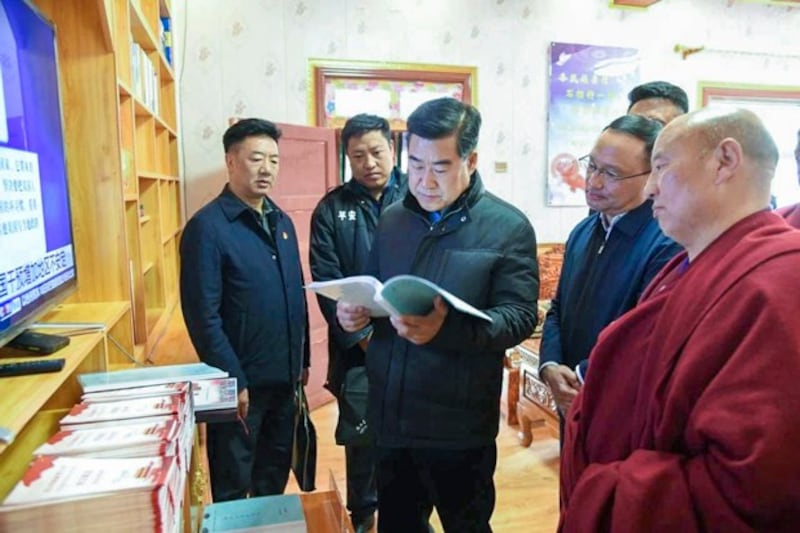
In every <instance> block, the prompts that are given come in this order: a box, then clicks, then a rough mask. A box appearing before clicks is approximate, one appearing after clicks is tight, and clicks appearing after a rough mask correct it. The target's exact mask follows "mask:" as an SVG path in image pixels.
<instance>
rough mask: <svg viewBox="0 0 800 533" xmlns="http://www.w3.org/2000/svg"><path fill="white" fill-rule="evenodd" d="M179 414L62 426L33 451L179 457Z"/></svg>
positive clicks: (38, 453) (41, 452) (72, 454)
mask: <svg viewBox="0 0 800 533" xmlns="http://www.w3.org/2000/svg"><path fill="white" fill-rule="evenodd" d="M180 431H181V426H180V420H179V419H178V417H177V416H173V417H169V418H165V419H163V420H157V421H154V422H146V423H133V424H122V425H120V424H115V425H114V426H111V427H105V428H94V429H62V430H61V431H59V432H57V433H56V434H55V435H53V436H52V437H50V438H49V439H47V442H45V443H44V444H42V445H41V446H39V447H38V448H36V450H34V452H33V454H34V455H36V456H38V455H59V456H70V457H78V456H89V457H95V458H126V457H155V456H159V455H160V456H166V457H175V456H178V455H179V454H180V453H181V444H182V443H181V438H180V437H181V435H180Z"/></svg>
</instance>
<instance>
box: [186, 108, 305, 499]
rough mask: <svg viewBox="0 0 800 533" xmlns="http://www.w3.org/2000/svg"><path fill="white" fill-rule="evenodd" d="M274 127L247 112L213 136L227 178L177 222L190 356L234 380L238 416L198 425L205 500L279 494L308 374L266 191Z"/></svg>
mask: <svg viewBox="0 0 800 533" xmlns="http://www.w3.org/2000/svg"><path fill="white" fill-rule="evenodd" d="M280 135H281V132H280V130H279V129H278V128H277V127H276V126H275V124H273V123H272V122H269V121H267V120H262V119H256V118H249V119H245V120H241V121H239V122H237V123H235V124H234V125H233V126H231V127H230V128H228V130H227V131H226V132H225V135H224V136H223V139H222V141H223V146H224V148H225V163H226V166H227V171H228V183H227V184H226V185H225V188H224V189H223V190H222V193H221V194H220V195H219V196H218V197H217V198H215V199H214V200H212V201H211V202H209V203H208V204H207V205H206V206H204V207H203V208H202V209H200V210H199V211H198V212H197V213H195V215H194V216H193V217H192V218H191V219H190V220H189V222H187V223H186V228H185V229H184V230H183V236H182V238H181V306H182V308H183V317H184V319H185V321H186V328H187V329H188V330H189V336H190V337H191V339H192V343H193V344H194V347H195V349H196V350H197V354H198V356H199V357H200V360H201V361H203V362H204V363H207V364H209V365H211V366H215V367H217V368H221V369H222V370H225V371H227V372H228V373H229V374H230V375H231V376H233V377H235V378H236V380H237V384H238V388H239V402H238V403H239V406H238V409H239V418H240V420H239V421H234V422H217V423H214V424H209V425H208V439H207V443H208V462H209V467H210V469H211V491H212V493H213V496H214V501H215V502H220V501H227V500H235V499H241V498H246V497H247V496H248V495H249V496H267V495H271V494H281V493H282V492H283V491H284V489H285V488H286V482H287V481H288V479H289V468H290V464H291V452H292V439H293V437H294V434H293V427H294V393H295V387H296V386H297V383H298V381H302V382H303V384H306V383H307V382H308V366H309V342H308V315H307V312H306V300H305V293H304V291H303V274H302V270H301V266H300V253H299V251H298V246H297V235H296V233H295V230H294V225H293V224H292V221H291V220H290V219H289V217H288V216H286V214H285V213H284V212H283V211H281V210H280V208H278V206H277V205H275V203H274V202H272V201H271V200H270V199H269V198H268V194H269V192H270V191H272V190H273V187H274V186H275V183H276V181H277V179H278V166H279V153H278V139H279V138H280Z"/></svg>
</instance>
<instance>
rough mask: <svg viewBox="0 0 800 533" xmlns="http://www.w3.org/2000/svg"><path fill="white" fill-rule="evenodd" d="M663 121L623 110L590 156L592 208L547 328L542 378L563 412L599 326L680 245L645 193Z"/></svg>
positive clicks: (578, 232) (632, 299) (568, 259)
mask: <svg viewBox="0 0 800 533" xmlns="http://www.w3.org/2000/svg"><path fill="white" fill-rule="evenodd" d="M660 131H661V124H660V123H659V122H657V121H654V120H650V119H648V118H645V117H642V116H638V115H623V116H621V117H619V118H617V119H616V120H614V121H613V122H611V124H609V125H608V126H606V128H605V129H604V130H603V132H602V133H601V134H600V137H598V139H597V141H596V142H595V145H594V147H593V148H592V151H591V152H590V153H589V155H587V156H585V157H584V158H582V159H581V162H582V164H583V166H584V168H585V172H586V202H587V203H588V204H589V207H591V208H592V210H593V213H592V214H591V215H589V216H588V217H586V218H585V219H583V221H581V222H580V223H578V225H577V226H576V227H575V229H573V230H572V233H570V236H569V238H568V239H567V245H566V249H565V252H564V263H563V266H562V269H561V276H560V277H559V280H558V288H557V291H556V295H555V298H553V300H552V301H551V305H550V309H549V311H548V313H547V317H546V319H545V322H544V327H543V330H542V343H541V350H540V354H539V356H540V366H539V375H540V376H541V378H542V380H543V381H544V382H545V383H546V384H547V385H548V386H549V387H550V390H551V392H552V394H553V398H554V399H555V402H556V405H557V406H558V410H559V413H560V414H561V415H562V418H561V420H562V422H563V415H564V414H565V413H566V412H567V411H568V410H569V407H570V405H571V404H572V401H573V400H574V399H575V397H576V396H577V395H578V392H579V391H580V388H581V385H582V383H583V381H584V380H585V379H586V374H587V372H588V371H589V367H590V366H591V364H590V361H589V352H591V350H592V347H593V346H594V344H595V342H596V341H597V337H598V335H599V334H600V331H602V329H603V328H604V327H605V326H607V325H608V324H609V323H610V322H612V321H613V320H615V319H616V318H618V317H620V316H621V315H622V314H623V313H625V312H626V311H628V310H629V309H631V308H632V307H633V306H634V305H636V301H637V300H638V299H639V296H640V295H641V294H642V292H643V291H644V289H645V288H646V287H647V284H648V283H650V280H651V279H653V277H654V276H655V275H656V274H657V273H658V271H659V270H661V268H662V267H663V266H664V265H665V264H666V263H667V261H669V259H670V258H671V257H672V256H673V255H675V254H676V253H678V251H679V250H680V247H679V246H678V245H676V244H675V243H674V242H673V241H672V240H671V239H669V238H668V237H666V236H664V234H663V233H662V232H661V230H660V229H659V228H658V223H657V222H656V221H655V220H654V219H653V212H652V202H651V201H650V200H648V199H647V198H646V196H645V193H644V186H645V183H646V182H647V176H648V175H649V174H650V153H651V150H652V148H653V143H654V142H655V140H656V137H657V136H658V133H659V132H660Z"/></svg>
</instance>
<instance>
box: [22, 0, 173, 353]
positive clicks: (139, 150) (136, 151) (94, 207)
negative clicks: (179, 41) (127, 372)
mask: <svg viewBox="0 0 800 533" xmlns="http://www.w3.org/2000/svg"><path fill="white" fill-rule="evenodd" d="M34 3H35V4H36V5H37V7H38V8H39V9H40V10H41V11H42V13H43V14H44V15H45V16H46V17H48V18H49V19H50V20H52V21H53V22H54V23H55V25H56V38H57V43H58V50H59V74H60V79H61V94H62V100H63V101H62V107H63V110H64V121H65V144H66V151H67V166H68V175H69V185H70V198H71V206H72V218H73V225H74V229H75V241H76V242H75V249H76V255H77V271H78V291H77V293H76V294H75V296H73V297H72V298H71V300H70V301H69V302H70V303H85V302H90V303H91V302H99V301H120V300H127V301H130V304H131V320H132V328H133V341H134V344H135V346H132V347H131V350H132V352H133V353H134V354H135V357H136V359H137V360H138V361H140V362H141V361H143V360H145V359H146V358H147V356H148V355H149V353H150V351H151V350H152V348H153V346H154V344H155V342H156V340H157V339H158V338H159V337H160V335H161V333H162V332H163V330H164V328H165V327H166V324H167V320H168V318H169V314H170V312H171V311H172V309H173V308H174V306H175V304H176V303H177V296H178V240H179V238H180V230H181V227H182V225H183V221H182V210H181V196H182V194H181V193H182V189H181V183H182V180H181V169H180V164H179V161H180V158H179V137H178V130H177V105H176V94H177V88H176V81H175V74H174V71H173V68H172V65H171V64H170V62H169V60H168V59H167V54H166V53H165V47H164V45H163V43H162V39H161V27H162V20H166V21H170V19H171V12H170V7H171V6H170V2H169V0H99V1H97V2H85V1H83V0H34ZM169 24H170V25H171V22H169ZM170 46H171V44H170Z"/></svg>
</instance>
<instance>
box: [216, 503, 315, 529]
mask: <svg viewBox="0 0 800 533" xmlns="http://www.w3.org/2000/svg"><path fill="white" fill-rule="evenodd" d="M217 531H221V532H222V531H224V532H237V533H245V532H247V533H255V532H257V531H263V532H270V533H307V529H306V518H305V515H304V514H303V504H302V502H301V501H300V495H299V494H281V495H277V496H260V497H258V498H246V499H243V500H231V501H228V502H220V503H213V504H211V505H208V506H206V507H205V509H203V523H202V525H201V526H200V533H215V532H217Z"/></svg>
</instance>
